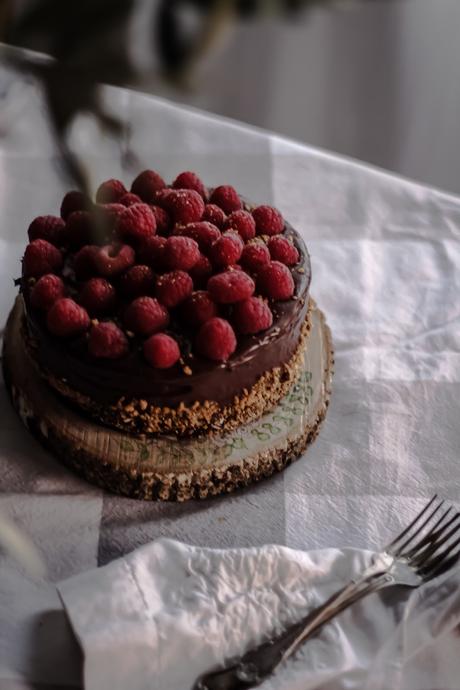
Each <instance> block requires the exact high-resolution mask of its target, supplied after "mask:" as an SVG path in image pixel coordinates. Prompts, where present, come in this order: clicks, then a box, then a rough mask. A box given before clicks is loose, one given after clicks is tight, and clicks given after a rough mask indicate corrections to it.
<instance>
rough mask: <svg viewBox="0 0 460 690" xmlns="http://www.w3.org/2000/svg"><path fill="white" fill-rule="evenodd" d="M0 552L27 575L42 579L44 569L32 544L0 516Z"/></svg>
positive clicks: (13, 525) (41, 560) (14, 526)
mask: <svg viewBox="0 0 460 690" xmlns="http://www.w3.org/2000/svg"><path fill="white" fill-rule="evenodd" d="M0 550H3V551H5V553H6V554H8V555H9V556H11V557H12V558H13V559H14V560H15V561H17V562H18V563H19V564H20V565H21V566H22V567H23V568H25V570H27V572H28V574H29V575H30V576H32V577H35V578H43V577H44V576H45V574H46V567H45V564H44V562H43V559H42V558H41V556H40V554H39V552H38V551H37V549H36V547H35V546H34V544H33V542H32V541H31V540H30V539H29V537H27V536H26V535H25V534H24V532H22V531H21V530H19V529H18V528H17V527H16V525H15V524H14V523H13V522H11V521H9V520H7V519H6V518H5V517H4V516H2V515H0Z"/></svg>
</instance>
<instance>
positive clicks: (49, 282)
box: [30, 273, 65, 310]
mask: <svg viewBox="0 0 460 690" xmlns="http://www.w3.org/2000/svg"><path fill="white" fill-rule="evenodd" d="M64 295H65V288H64V283H63V282H62V280H61V279H60V278H59V277H58V276H55V275H53V274H52V273H47V274H46V275H44V276H42V277H41V278H39V279H38V280H37V282H36V283H35V285H34V286H33V288H32V291H31V293H30V303H31V305H32V306H33V307H35V308H36V309H45V310H46V309H49V308H50V307H52V306H53V304H54V303H55V302H56V300H58V299H60V298H61V297H64Z"/></svg>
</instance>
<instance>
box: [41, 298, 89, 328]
mask: <svg viewBox="0 0 460 690" xmlns="http://www.w3.org/2000/svg"><path fill="white" fill-rule="evenodd" d="M46 323H47V326H48V330H49V331H51V333H53V334H54V335H58V336H59V337H60V338H68V337H70V336H73V335H79V334H80V333H83V332H84V331H86V330H88V328H89V324H90V320H89V316H88V312H87V311H86V309H83V307H80V305H79V304H77V303H76V302H74V300H73V299H70V298H69V297H62V298H61V299H58V300H57V301H56V302H55V303H54V304H53V306H52V307H51V309H50V310H49V312H48V316H47V319H46Z"/></svg>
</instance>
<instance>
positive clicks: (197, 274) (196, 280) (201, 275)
mask: <svg viewBox="0 0 460 690" xmlns="http://www.w3.org/2000/svg"><path fill="white" fill-rule="evenodd" d="M189 274H190V277H191V278H192V280H193V285H194V286H195V287H196V288H197V287H204V286H205V285H206V283H207V282H208V278H209V277H210V276H211V275H212V266H211V262H210V261H209V259H208V257H207V256H205V255H204V254H200V258H199V259H198V261H197V262H196V264H195V265H194V266H193V268H191V269H190V271H189Z"/></svg>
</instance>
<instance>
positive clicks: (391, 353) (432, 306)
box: [0, 87, 460, 690]
mask: <svg viewBox="0 0 460 690" xmlns="http://www.w3.org/2000/svg"><path fill="white" fill-rule="evenodd" d="M15 88H16V87H15ZM107 99H108V101H109V102H110V103H111V104H112V105H113V106H114V107H115V108H116V109H117V111H118V112H119V114H120V115H121V116H122V117H123V118H125V119H126V120H127V121H129V122H130V124H131V127H132V135H131V137H130V142H129V143H130V145H131V146H132V148H133V149H134V151H136V152H137V154H138V155H139V158H140V165H143V166H145V167H152V168H156V169H158V170H159V171H160V172H161V173H162V174H163V175H164V176H165V177H166V178H172V177H173V176H175V175H176V174H177V173H178V172H180V171H181V170H186V169H194V170H196V171H197V172H198V173H199V174H200V175H201V176H202V177H203V179H204V180H205V182H206V183H208V184H214V183H225V182H228V183H231V184H234V185H235V186H236V187H237V188H238V189H239V190H241V191H243V192H244V193H245V195H247V196H248V197H249V198H251V199H253V200H254V201H256V202H260V203H262V202H271V203H273V204H275V205H276V206H278V207H279V208H280V209H281V210H282V212H283V213H284V214H285V216H286V218H287V219H288V220H289V221H290V222H291V223H292V224H293V225H294V226H295V227H297V228H298V230H299V231H300V232H301V233H302V234H303V236H304V238H305V239H306V241H307V243H308V247H309V249H310V253H311V257H312V264H313V287H312V294H313V296H314V297H315V299H316V300H317V302H318V304H319V305H320V307H321V308H322V309H323V310H324V311H325V312H326V314H327V317H328V320H329V324H330V326H331V328H332V332H333V336H334V343H335V350H336V373H335V378H334V383H333V395H332V402H331V406H330V409H329V413H328V417H327V420H326V423H325V425H324V427H323V429H322V431H321V434H320V436H319V438H318V440H317V441H316V443H315V444H314V445H313V446H312V447H311V448H310V449H309V451H308V453H307V454H306V455H305V457H304V458H302V459H301V460H300V461H299V462H297V463H295V464H294V465H293V466H292V467H290V468H289V469H287V470H286V471H285V472H284V473H283V474H280V475H278V476H276V477H273V478H272V479H270V480H268V481H266V482H263V483H261V484H259V485H257V486H254V487H252V488H250V489H249V490H247V491H244V492H242V493H238V494H235V495H233V496H228V497H223V498H217V499H215V500H210V501H206V502H202V503H197V502H191V503H187V504H184V505H178V504H161V503H157V504H148V503H141V502H136V501H133V500H129V499H123V498H119V497H116V496H111V495H108V494H104V493H103V492H102V491H100V490H98V489H97V488H94V487H91V486H89V485H88V484H86V483H85V482H83V481H82V480H80V479H78V478H77V477H75V476H74V475H72V474H70V473H69V472H68V471H67V470H66V469H64V468H62V467H61V466H60V465H59V464H58V463H57V462H56V461H55V460H54V459H53V458H52V457H50V456H49V455H48V454H47V453H46V452H45V451H43V450H42V449H41V448H40V447H39V446H38V445H37V443H36V442H35V441H34V440H33V439H31V438H30V437H29V436H28V435H27V434H26V433H25V431H24V429H23V428H22V426H21V424H20V422H19V421H18V419H17V418H16V415H15V414H14V412H13V411H12V409H11V407H10V403H9V401H8V399H7V396H6V393H5V390H4V387H3V386H2V387H1V388H0V492H1V494H0V513H1V514H2V515H3V516H5V517H7V518H9V519H10V520H13V521H14V522H15V523H16V524H17V525H18V526H19V527H20V528H21V529H22V530H23V531H24V532H25V533H26V534H28V535H29V536H30V537H31V538H32V539H33V541H34V542H35V544H36V545H37V547H38V549H39V550H40V552H41V554H42V556H43V558H44V560H45V562H46V566H47V570H48V573H47V577H46V579H45V580H44V581H36V580H33V579H32V578H30V577H29V576H28V575H27V574H26V573H25V571H24V570H23V569H22V568H21V566H19V565H17V564H16V563H15V562H14V561H13V560H11V559H10V558H7V557H6V556H5V555H3V556H2V555H0V687H1V688H2V690H13V689H14V690H19V689H21V690H23V689H24V688H27V689H28V690H29V689H30V688H40V689H41V690H43V689H44V688H56V687H75V686H76V687H78V686H79V685H80V683H81V675H80V673H81V671H80V658H79V652H78V647H77V645H76V643H75V641H74V640H73V638H72V636H71V634H70V632H69V629H68V627H67V624H66V621H65V618H64V616H63V613H62V607H61V604H60V601H59V599H58V596H57V594H56V591H55V588H54V583H55V582H57V581H58V580H61V579H63V578H65V577H69V576H71V575H73V574H76V573H78V572H81V571H84V570H86V569H89V568H92V567H94V566H96V565H98V564H99V565H100V564H105V563H107V562H108V561H110V560H112V559H113V558H115V557H117V556H119V555H121V554H124V553H127V552H128V551H131V550H132V549H133V548H135V547H136V546H139V545H141V544H144V543H147V542H148V541H150V540H153V539H155V538H157V537H160V536H166V537H174V538H178V539H180V540H182V541H185V542H189V543H190V544H195V545H204V546H211V547H212V546H219V547H226V546H229V547H230V546H232V547H233V546H249V545H258V544H263V543H272V542H274V543H279V544H284V545H287V546H290V547H294V548H302V549H307V548H316V547H327V546H346V545H348V546H356V547H364V548H366V547H370V548H374V547H376V546H377V545H379V544H380V543H382V542H385V541H386V538H387V537H388V536H389V535H390V534H391V533H393V532H395V531H396V530H397V529H398V528H399V527H400V526H401V525H402V524H403V523H404V522H405V521H406V520H407V517H408V515H412V514H413V513H414V511H417V509H418V508H419V507H420V506H421V505H422V504H423V502H424V500H425V498H426V497H428V496H429V495H431V494H432V493H434V492H435V491H438V492H440V493H441V494H442V495H443V496H445V497H446V498H449V499H451V500H452V501H453V502H455V501H458V500H459V499H458V489H459V484H460V481H459V480H460V466H459V452H458V451H459V447H460V425H459V409H460V404H459V402H458V400H459V397H460V354H459V353H460V243H459V239H460V199H457V198H455V197H453V196H450V195H448V194H444V193H442V192H439V191H436V190H433V189H428V188H426V187H422V186H420V185H418V184H414V183H412V182H408V181H406V180H402V179H398V178H396V177H395V176H393V175H389V174H386V173H384V172H381V171H378V170H373V169H370V168H368V167H366V166H363V165H360V164H358V163H355V162H353V161H348V160H344V159H342V158H338V157H336V156H334V155H330V154H327V153H324V152H321V151H317V150H312V149H310V148H308V147H306V146H301V145H298V144H296V143H293V142H289V141H286V140H284V139H281V138H279V137H276V136H273V135H270V134H268V133H265V132H260V131H257V130H253V129H249V128H246V127H244V126H240V125H238V124H235V123H233V122H228V121H225V120H222V119H218V118H215V117H212V116H208V115H205V114H202V113H199V112H195V111H191V110H186V109H181V108H179V107H177V106H173V105H171V104H169V103H167V102H164V101H161V100H156V99H154V98H151V97H147V96H144V95H140V94H134V93H130V92H125V91H121V90H115V89H108V90H107ZM41 108H42V106H41V102H40V99H39V96H38V94H37V93H36V91H35V90H34V89H33V88H32V87H27V88H24V89H23V90H21V88H20V87H17V93H16V95H15V100H14V102H13V104H12V105H11V106H10V107H9V108H8V109H7V110H6V121H7V124H8V125H9V126H10V135H9V137H8V138H6V139H2V140H0V146H1V150H0V209H1V228H0V267H1V268H0V273H1V275H0V279H1V285H0V319H1V321H2V322H3V321H4V320H5V319H6V316H7V313H8V310H9V308H10V306H11V304H12V301H13V298H14V295H15V292H16V290H15V288H14V286H13V278H15V277H17V275H18V274H19V273H20V266H19V259H20V257H21V255H22V252H23V249H24V244H25V239H26V230H27V227H28V224H29V222H30V220H31V219H32V218H33V217H34V216H35V215H39V214H42V213H53V212H57V209H58V207H59V202H60V198H61V197H62V195H63V193H64V191H65V189H66V187H67V182H66V181H65V180H64V179H63V178H62V171H60V170H59V167H58V164H57V160H56V158H55V156H54V153H53V148H52V141H51V138H50V135H49V133H48V132H47V130H46V127H45V125H44V120H43V117H42V112H41ZM25 113H27V115H25ZM19 115H21V117H19ZM77 136H78V137H79V138H80V143H81V146H82V149H83V151H84V156H85V159H86V161H87V162H88V164H89V165H90V167H91V171H92V176H93V180H94V184H97V183H98V182H99V181H101V180H103V179H105V178H108V177H120V178H122V179H123V180H124V181H125V182H126V183H129V182H130V179H131V178H132V176H133V174H132V173H131V172H130V171H127V170H124V169H123V168H122V166H121V162H120V160H121V159H120V155H119V154H120V151H119V149H118V148H117V146H116V145H115V144H114V142H113V141H111V140H110V139H105V138H103V137H102V136H101V134H100V132H99V131H98V130H97V128H95V127H94V126H93V125H92V124H91V123H90V122H88V121H87V120H82V121H81V122H80V123H79V125H78V127H76V128H75V131H74V138H75V140H76V139H77ZM376 136H378V132H377V133H376ZM125 144H126V142H124V143H123V147H124V146H125Z"/></svg>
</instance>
